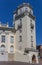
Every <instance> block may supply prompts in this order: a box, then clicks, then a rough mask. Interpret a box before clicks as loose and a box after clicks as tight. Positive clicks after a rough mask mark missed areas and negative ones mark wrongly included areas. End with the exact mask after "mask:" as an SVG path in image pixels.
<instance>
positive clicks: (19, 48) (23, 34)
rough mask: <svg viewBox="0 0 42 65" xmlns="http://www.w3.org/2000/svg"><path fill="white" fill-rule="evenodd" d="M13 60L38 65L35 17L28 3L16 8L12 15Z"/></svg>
mask: <svg viewBox="0 0 42 65" xmlns="http://www.w3.org/2000/svg"><path fill="white" fill-rule="evenodd" d="M13 19H14V25H15V26H14V28H15V37H14V60H15V61H20V62H28V63H34V62H35V63H38V52H37V50H36V34H35V16H34V14H33V9H32V7H31V6H30V4H29V3H23V4H21V5H20V6H18V8H17V10H16V11H15V12H14V15H13Z"/></svg>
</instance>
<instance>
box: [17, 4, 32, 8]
mask: <svg viewBox="0 0 42 65" xmlns="http://www.w3.org/2000/svg"><path fill="white" fill-rule="evenodd" d="M23 6H27V7H30V8H31V9H33V8H32V6H31V5H30V4H29V3H22V4H21V5H19V6H18V7H17V8H18V9H19V8H22V7H23Z"/></svg>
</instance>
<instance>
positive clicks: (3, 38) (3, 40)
mask: <svg viewBox="0 0 42 65" xmlns="http://www.w3.org/2000/svg"><path fill="white" fill-rule="evenodd" d="M1 42H3V43H5V36H4V35H3V36H2V37H1Z"/></svg>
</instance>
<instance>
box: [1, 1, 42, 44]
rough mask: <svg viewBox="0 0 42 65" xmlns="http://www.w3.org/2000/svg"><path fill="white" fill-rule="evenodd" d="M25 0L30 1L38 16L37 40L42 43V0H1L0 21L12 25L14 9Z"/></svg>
mask: <svg viewBox="0 0 42 65" xmlns="http://www.w3.org/2000/svg"><path fill="white" fill-rule="evenodd" d="M23 2H27V3H28V2H29V3H30V5H32V7H33V10H34V15H35V16H36V38H37V40H36V42H37V44H42V0H0V21H2V23H6V22H9V25H10V26H12V21H13V11H14V10H16V8H17V6H18V5H20V4H21V3H23Z"/></svg>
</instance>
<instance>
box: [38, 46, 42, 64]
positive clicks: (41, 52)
mask: <svg viewBox="0 0 42 65" xmlns="http://www.w3.org/2000/svg"><path fill="white" fill-rule="evenodd" d="M37 50H38V51H39V53H38V58H39V63H42V45H38V46H37Z"/></svg>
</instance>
